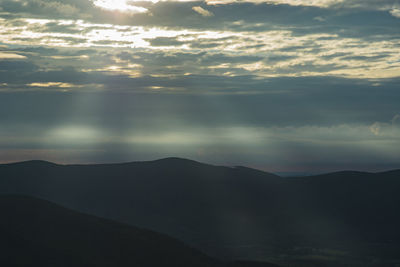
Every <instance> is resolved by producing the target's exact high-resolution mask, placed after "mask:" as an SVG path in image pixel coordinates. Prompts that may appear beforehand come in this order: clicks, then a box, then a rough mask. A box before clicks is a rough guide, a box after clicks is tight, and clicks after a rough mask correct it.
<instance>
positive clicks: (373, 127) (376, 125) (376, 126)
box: [369, 122, 381, 135]
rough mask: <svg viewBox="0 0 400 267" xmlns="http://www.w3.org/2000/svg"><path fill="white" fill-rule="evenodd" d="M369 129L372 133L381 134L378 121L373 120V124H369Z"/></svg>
mask: <svg viewBox="0 0 400 267" xmlns="http://www.w3.org/2000/svg"><path fill="white" fill-rule="evenodd" d="M369 130H370V131H371V133H373V134H374V135H380V134H381V125H380V124H379V122H374V124H372V125H371V126H369Z"/></svg>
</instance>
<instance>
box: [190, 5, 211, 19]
mask: <svg viewBox="0 0 400 267" xmlns="http://www.w3.org/2000/svg"><path fill="white" fill-rule="evenodd" d="M192 9H193V10H194V11H195V12H197V13H199V14H200V15H202V16H203V17H212V16H214V14H213V13H212V12H210V11H208V10H207V9H204V8H202V7H201V6H194V7H192Z"/></svg>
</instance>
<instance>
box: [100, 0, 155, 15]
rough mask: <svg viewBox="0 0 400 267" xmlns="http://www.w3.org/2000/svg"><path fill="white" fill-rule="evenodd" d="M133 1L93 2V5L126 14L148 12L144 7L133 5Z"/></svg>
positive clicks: (104, 0) (110, 0)
mask: <svg viewBox="0 0 400 267" xmlns="http://www.w3.org/2000/svg"><path fill="white" fill-rule="evenodd" d="M134 2H135V1H128V0H94V1H93V4H94V5H95V6H97V7H100V8H103V9H107V10H111V11H120V12H128V13H145V12H147V11H148V10H147V9H146V8H144V7H140V6H135V5H133V3H134Z"/></svg>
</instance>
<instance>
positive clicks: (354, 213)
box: [0, 158, 400, 266]
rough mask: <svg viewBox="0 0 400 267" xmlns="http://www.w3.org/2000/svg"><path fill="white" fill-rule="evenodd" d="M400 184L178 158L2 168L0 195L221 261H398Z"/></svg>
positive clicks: (386, 177)
mask: <svg viewBox="0 0 400 267" xmlns="http://www.w3.org/2000/svg"><path fill="white" fill-rule="evenodd" d="M399 190H400V172H399V171H392V172H386V173H376V174H372V173H360V172H339V173H333V174H327V175H318V176H312V177H300V178H292V179H285V178H281V177H279V176H276V175H273V174H269V173H265V172H261V171H257V170H253V169H249V168H244V167H236V168H229V167H220V166H212V165H207V164H202V163H198V162H195V161H190V160H184V159H177V158H169V159H163V160H157V161H151V162H134V163H125V164H104V165H56V164H53V163H48V162H43V161H30V162H23V163H16V164H6V165H0V193H18V194H27V195H31V196H36V197H40V198H44V199H47V200H50V201H54V202H55V203H58V204H62V205H64V206H66V207H69V208H73V209H76V210H79V211H81V212H86V213H90V214H94V215H97V216H101V217H106V218H111V219H114V220H117V221H120V222H124V223H128V224H131V225H136V226H139V227H145V228H149V229H152V230H155V231H158V232H162V233H166V234H168V235H170V236H173V237H175V238H178V239H180V240H183V241H184V242H185V243H187V244H189V245H190V246H194V247H196V248H199V249H201V250H202V251H204V252H207V253H208V254H210V255H213V256H217V257H219V258H225V259H238V258H241V259H254V260H267V261H275V262H277V261H278V262H281V263H282V264H287V265H294V264H296V265H295V266H320V264H322V265H323V266H327V265H332V266H339V265H341V264H343V265H345V264H351V265H360V266H369V265H371V264H372V265H371V266H374V265H373V264H376V265H377V266H384V265H385V264H388V266H391V265H393V264H395V263H396V262H399V258H400V256H399V254H398V253H397V252H398V251H400V229H399V228H398V225H400V215H399V213H398V208H399V203H400V195H399V194H398V192H399Z"/></svg>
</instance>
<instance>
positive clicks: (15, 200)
mask: <svg viewBox="0 0 400 267" xmlns="http://www.w3.org/2000/svg"><path fill="white" fill-rule="evenodd" d="M0 213H1V214H2V216H3V219H2V220H0V232H1V233H2V235H1V237H2V238H1V241H0V250H1V252H2V253H1V254H0V264H1V265H2V266H4V265H6V264H29V265H30V266H31V265H32V264H35V265H36V266H43V265H53V266H71V265H74V266H75V265H77V264H78V265H92V264H94V265H104V266H221V263H219V262H218V261H216V260H214V259H212V258H210V257H208V256H206V255H204V254H202V253H200V252H198V251H196V250H194V249H191V248H189V247H187V246H185V245H184V244H183V243H181V242H180V241H177V240H174V239H173V238H170V237H167V236H165V235H162V234H157V233H155V232H151V231H148V230H143V229H139V228H135V227H132V226H128V225H125V224H121V223H116V222H114V221H109V220H105V219H101V218H98V217H94V216H89V215H85V214H82V213H78V212H75V211H72V210H69V209H65V208H62V207H60V206H57V205H55V204H52V203H50V202H47V201H43V200H39V199H35V198H31V197H23V196H1V197H0Z"/></svg>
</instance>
